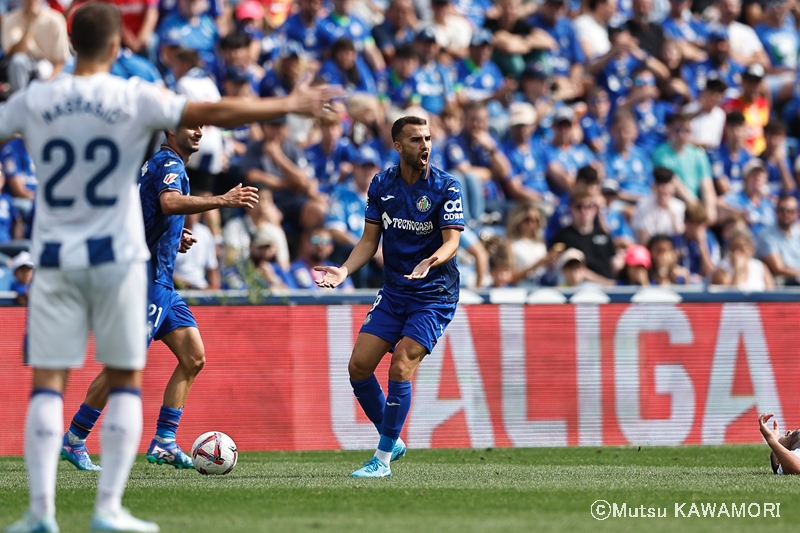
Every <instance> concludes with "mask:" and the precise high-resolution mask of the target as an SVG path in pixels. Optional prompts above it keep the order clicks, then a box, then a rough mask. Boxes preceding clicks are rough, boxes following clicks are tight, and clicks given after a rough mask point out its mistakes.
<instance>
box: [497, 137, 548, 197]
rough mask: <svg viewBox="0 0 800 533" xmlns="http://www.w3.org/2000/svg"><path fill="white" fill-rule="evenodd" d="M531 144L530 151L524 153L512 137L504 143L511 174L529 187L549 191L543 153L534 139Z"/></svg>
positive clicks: (538, 190)
mask: <svg viewBox="0 0 800 533" xmlns="http://www.w3.org/2000/svg"><path fill="white" fill-rule="evenodd" d="M530 145H531V147H530V151H528V152H524V153H523V152H522V151H520V149H519V148H518V147H517V146H516V145H515V144H514V142H513V141H512V139H511V138H510V137H509V138H508V139H506V142H505V143H503V153H505V154H506V157H507V158H508V161H509V162H510V163H511V176H512V177H515V178H519V179H520V181H521V182H522V185H523V186H525V187H527V188H528V189H532V190H534V191H537V192H540V193H542V194H546V193H549V192H550V186H549V185H548V184H547V178H546V177H545V170H547V168H546V166H545V164H544V161H543V159H542V154H541V153H540V151H539V148H538V147H537V146H536V145H535V144H534V142H533V140H531V143H530Z"/></svg>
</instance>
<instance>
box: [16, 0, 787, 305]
mask: <svg viewBox="0 0 800 533" xmlns="http://www.w3.org/2000/svg"><path fill="white" fill-rule="evenodd" d="M81 3H82V2H81V1H80V0H77V1H76V2H73V3H72V4H70V3H69V1H68V0H50V1H49V3H46V2H41V1H40V0H6V2H4V3H0V12H2V23H1V24H0V45H2V52H3V56H2V59H0V83H2V85H1V86H0V88H1V89H2V93H3V97H4V98H8V97H9V96H10V95H11V94H12V93H13V92H14V91H15V90H17V89H19V88H20V87H24V86H25V85H26V84H27V83H29V82H30V81H31V80H32V79H48V78H50V77H52V76H56V75H58V74H59V73H60V72H62V71H69V69H70V68H72V67H73V60H72V54H71V51H70V46H69V40H68V35H69V21H70V15H71V13H72V12H73V11H74V10H75V8H76V7H77V6H78V5H80V4H81ZM113 3H115V4H117V5H118V6H119V8H120V10H121V12H122V15H123V24H124V31H123V44H124V49H123V51H122V52H121V53H120V56H119V58H118V60H117V62H116V64H115V65H114V68H113V70H112V73H114V74H117V75H120V76H124V77H130V76H139V77H142V78H144V79H147V80H150V81H154V82H157V83H161V84H164V85H165V86H166V87H168V88H169V89H172V90H174V91H176V92H179V93H183V94H187V95H189V97H190V98H192V99H196V100H203V101H215V100H218V99H219V98H221V96H239V97H257V96H262V97H264V96H278V95H284V94H287V93H288V92H290V91H291V90H292V88H293V86H294V85H295V84H296V83H298V82H299V81H300V80H301V79H303V78H304V77H306V76H311V77H313V79H315V80H320V81H322V82H326V83H335V84H341V85H342V86H344V87H345V89H346V91H347V96H346V98H345V99H344V100H343V101H339V102H334V104H333V106H332V109H331V111H330V112H329V113H328V115H327V116H325V117H323V118H322V119H319V120H310V119H306V118H302V117H297V116H292V115H290V116H289V117H288V118H287V119H284V120H276V121H272V122H268V123H264V124H251V125H250V126H247V127H242V128H238V129H234V130H231V131H226V130H220V129H218V128H213V127H205V128H204V136H203V141H202V143H201V147H200V151H199V152H198V153H197V154H195V155H194V156H193V157H192V158H191V160H190V162H189V164H188V167H189V169H188V172H189V178H190V182H191V186H192V194H197V195H212V194H221V193H224V192H225V191H227V190H228V189H230V188H231V187H233V186H234V185H236V184H238V183H246V184H251V185H255V186H257V187H258V188H259V196H260V203H259V204H258V206H257V207H256V208H255V209H252V210H242V211H234V210H221V211H214V212H211V213H208V214H205V215H203V216H202V217H200V216H199V215H195V216H188V217H187V218H186V226H187V227H188V228H190V229H191V230H192V232H193V233H194V235H195V236H196V237H197V239H198V243H197V244H196V245H195V246H194V247H193V248H192V249H191V250H190V251H189V253H186V254H181V255H180V257H179V260H178V263H177V265H176V272H175V276H176V283H177V284H178V286H179V287H182V288H194V289H201V290H202V289H219V288H223V289H225V288H232V289H241V288H247V287H264V288H274V289H280V288H303V289H313V290H322V289H318V288H317V287H316V285H315V283H314V279H315V277H317V276H321V275H322V273H320V272H316V271H314V268H313V267H314V266H318V265H323V264H339V263H341V262H343V261H344V260H345V259H346V257H347V255H348V253H349V252H350V250H351V249H352V248H353V246H354V245H355V243H356V242H357V241H358V239H359V238H360V236H361V234H362V232H363V228H364V208H365V204H366V198H367V190H368V188H369V184H370V181H371V179H372V177H373V176H374V174H375V173H376V172H378V171H380V170H382V169H385V168H388V167H389V166H391V165H394V164H396V163H397V162H398V157H399V156H398V154H397V152H395V150H394V148H393V146H392V142H391V135H390V129H391V125H392V123H393V122H394V121H395V120H396V119H397V118H399V117H400V116H403V115H409V114H413V115H418V116H422V117H425V118H427V119H428V121H429V124H430V127H431V132H432V135H433V140H434V148H433V152H432V157H431V160H432V163H433V164H434V165H436V166H438V167H440V168H443V169H445V170H447V171H448V172H450V173H452V174H453V175H454V176H455V177H456V178H457V179H458V180H459V182H460V183H461V185H462V188H463V197H464V201H463V206H461V207H462V209H463V213H464V218H465V221H466V223H467V229H466V231H464V232H463V235H462V239H461V250H460V252H459V255H458V261H459V264H460V265H461V266H462V285H463V286H468V287H487V286H493V287H509V286H538V285H546V286H567V287H569V286H579V285H584V284H594V285H600V286H614V285H684V284H699V285H711V284H713V285H728V286H733V287H738V288H739V289H742V290H748V291H759V290H768V289H772V288H773V287H775V286H776V285H797V284H799V283H800V226H798V223H797V215H798V197H799V196H798V194H799V193H798V185H799V184H800V157H799V155H800V79H796V78H797V76H796V73H797V69H798V58H799V57H800V29H799V28H800V3H798V2H797V1H796V0H765V1H747V2H745V3H744V5H742V4H741V3H740V0H695V1H694V2H691V1H689V0H619V1H618V0H585V1H583V2H581V1H580V0H568V1H567V0H544V1H542V2H540V3H537V2H522V1H521V0H496V1H495V3H492V2H491V1H490V0H389V1H388V2H387V1H386V0H329V1H328V2H323V0H297V1H296V2H294V3H292V2H291V1H289V0H263V1H260V0H240V1H239V2H238V3H233V2H229V3H225V0H160V1H159V0H114V1H113ZM63 112H68V110H63ZM159 142H160V140H159V139H154V140H153V147H154V148H155V147H157V146H158V144H159ZM0 163H1V164H2V176H1V177H0V190H1V191H2V194H0V260H5V259H7V260H8V265H9V267H10V266H11V264H12V257H13V256H17V257H18V258H19V257H21V258H19V259H17V261H16V263H14V264H15V265H22V264H24V265H27V264H28V263H29V262H30V259H29V258H27V257H24V256H18V255H17V254H18V253H19V252H21V251H23V250H24V249H25V247H26V243H27V241H26V240H25V239H26V238H29V237H30V228H31V221H32V218H33V217H34V216H35V213H34V209H33V198H34V196H35V194H36V193H37V183H38V182H37V177H36V169H35V168H33V165H32V163H31V159H30V157H29V155H28V153H27V152H26V147H25V145H24V143H23V141H22V140H20V139H13V140H10V141H8V142H6V143H5V144H4V145H2V146H1V147H0ZM2 252H5V254H6V256H8V257H6V256H4V255H2ZM1 262H2V261H0V263H1ZM381 267H382V257H381V253H380V250H379V251H378V254H376V256H375V258H374V259H373V261H372V262H371V263H370V265H369V266H368V267H366V268H365V269H362V271H361V272H359V273H357V274H356V275H355V276H354V277H353V279H352V284H348V285H347V286H345V287H343V288H342V289H337V290H348V288H352V287H359V288H362V287H377V286H379V285H380V281H381ZM28 278H29V276H28ZM18 290H22V289H18Z"/></svg>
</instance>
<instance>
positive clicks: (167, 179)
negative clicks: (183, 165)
mask: <svg viewBox="0 0 800 533" xmlns="http://www.w3.org/2000/svg"><path fill="white" fill-rule="evenodd" d="M178 176H179V175H178V174H167V175H166V176H164V183H165V184H167V185H172V184H173V183H174V182H175V180H176V179H178Z"/></svg>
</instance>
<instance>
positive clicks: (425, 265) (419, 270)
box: [404, 255, 439, 279]
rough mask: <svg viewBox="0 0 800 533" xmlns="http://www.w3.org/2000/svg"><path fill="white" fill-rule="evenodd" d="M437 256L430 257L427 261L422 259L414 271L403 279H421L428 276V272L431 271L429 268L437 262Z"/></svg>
mask: <svg viewBox="0 0 800 533" xmlns="http://www.w3.org/2000/svg"><path fill="white" fill-rule="evenodd" d="M438 259H439V258H438V257H437V256H435V255H434V256H432V257H429V258H427V259H423V260H422V261H420V262H419V264H418V265H417V266H416V267H415V268H414V271H413V272H412V273H411V274H406V275H405V276H404V277H405V278H407V279H422V278H424V277H426V276H427V275H428V272H430V270H431V266H432V265H433V264H434V263H435V262H436V261H437V260H438Z"/></svg>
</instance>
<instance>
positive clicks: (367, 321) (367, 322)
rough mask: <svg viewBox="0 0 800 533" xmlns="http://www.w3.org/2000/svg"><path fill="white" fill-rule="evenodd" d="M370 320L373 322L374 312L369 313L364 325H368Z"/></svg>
mask: <svg viewBox="0 0 800 533" xmlns="http://www.w3.org/2000/svg"><path fill="white" fill-rule="evenodd" d="M370 322H372V313H370V314H368V315H367V318H365V319H364V325H365V326H366V325H367V324H369V323H370Z"/></svg>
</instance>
